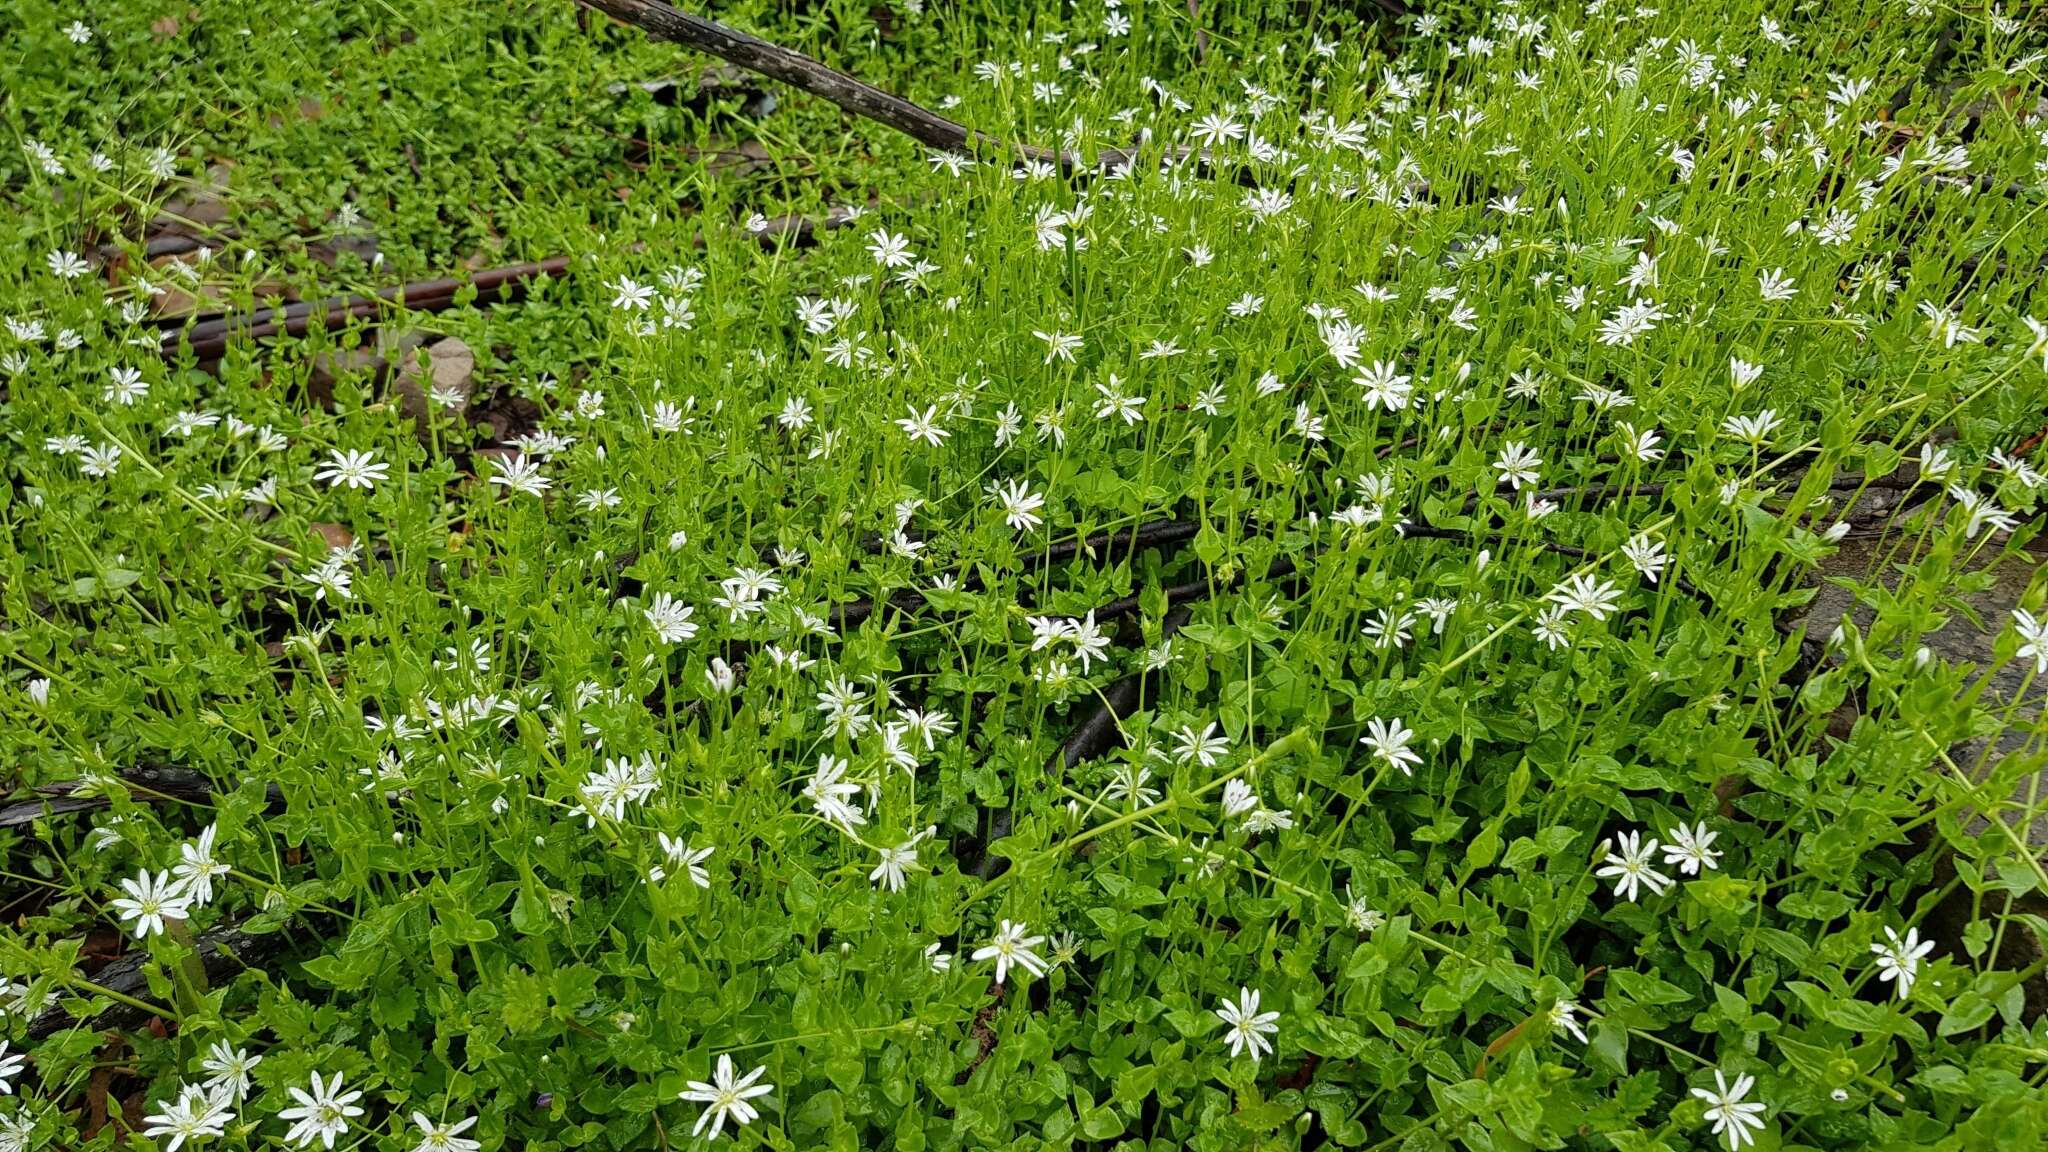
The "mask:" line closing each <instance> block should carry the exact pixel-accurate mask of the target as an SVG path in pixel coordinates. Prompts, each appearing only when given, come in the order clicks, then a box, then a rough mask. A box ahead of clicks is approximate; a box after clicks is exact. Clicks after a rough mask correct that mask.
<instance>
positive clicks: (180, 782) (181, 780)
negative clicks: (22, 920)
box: [0, 764, 284, 828]
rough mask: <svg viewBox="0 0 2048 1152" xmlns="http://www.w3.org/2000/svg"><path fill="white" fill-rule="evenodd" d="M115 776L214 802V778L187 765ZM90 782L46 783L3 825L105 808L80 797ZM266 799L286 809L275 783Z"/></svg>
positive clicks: (155, 793)
mask: <svg viewBox="0 0 2048 1152" xmlns="http://www.w3.org/2000/svg"><path fill="white" fill-rule="evenodd" d="M116 778H117V779H119V780H120V782H121V783H122V784H124V785H126V786H127V787H128V788H129V789H131V790H133V791H136V792H141V793H144V794H145V795H146V797H148V798H159V797H160V798H167V799H171V800H182V801H185V802H186V803H190V804H211V803H213V798H214V793H215V789H214V784H213V781H212V780H210V779H208V778H207V777H205V776H202V775H200V774H199V773H197V772H194V771H192V770H190V769H187V768H173V767H170V766H169V765H162V764H140V765H137V766H135V767H133V768H124V769H122V770H121V771H120V772H119V773H117V774H116ZM86 784H87V781H86V780H84V779H79V780H66V781H63V782H61V783H57V784H50V785H46V786H44V787H42V788H38V789H37V790H36V791H37V792H38V793H40V794H41V796H42V799H37V800H24V801H22V802H20V803H18V804H10V805H8V806H7V807H5V808H0V828H19V827H21V826H23V825H25V824H30V823H33V822H35V821H37V820H40V819H42V818H43V817H45V816H61V815H64V814H66V813H71V812H89V811H92V810H93V809H96V808H105V807H106V806H107V805H108V804H109V803H110V801H109V800H108V799H107V798H106V797H105V796H80V795H79V794H78V792H79V790H80V789H81V788H83V787H85V786H86ZM265 798H266V800H267V801H268V803H269V806H270V808H271V810H272V811H275V812H282V811H283V810H284V792H283V791H282V790H281V789H279V788H278V786H277V785H275V784H272V785H270V787H269V788H268V789H267V790H266V794H265Z"/></svg>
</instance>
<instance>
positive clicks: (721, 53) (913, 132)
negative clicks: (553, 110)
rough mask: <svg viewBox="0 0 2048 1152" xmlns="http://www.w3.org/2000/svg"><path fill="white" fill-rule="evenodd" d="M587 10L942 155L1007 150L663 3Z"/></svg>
mask: <svg viewBox="0 0 2048 1152" xmlns="http://www.w3.org/2000/svg"><path fill="white" fill-rule="evenodd" d="M579 2H580V3H582V4H583V5H584V6H585V7H589V8H594V9H596V10H597V11H599V12H602V13H604V14H605V15H607V16H609V17H611V18H612V19H614V20H617V21H619V22H620V23H622V24H630V25H632V26H633V27H635V28H640V29H644V30H645V31H646V32H647V34H648V35H650V36H652V37H654V38H655V39H657V40H668V41H672V42H674V43H677V44H681V45H683V46H684V47H687V48H695V49H697V50H698V51H700V52H708V53H710V54H711V55H713V56H716V57H718V58H719V59H720V60H724V61H725V62H727V63H729V64H737V65H738V66H740V67H741V68H745V69H746V70H748V71H749V72H758V73H760V74H761V75H763V76H766V77H768V78H769V79H771V80H780V81H782V82H783V83H784V84H788V85H791V86H793V87H797V88H801V89H803V90H804V91H806V92H809V93H811V94H812V95H813V96H818V97H822V98H823V99H826V100H829V101H831V102H832V103H834V104H836V105H838V106H839V107H841V108H843V109H845V110H846V111H848V112H851V113H853V114H854V115H856V116H861V117H865V118H866V119H869V120H873V121H875V122H876V123H878V124H884V125H887V126H888V127H890V128H894V129H895V130H896V131H898V132H901V133H903V134H904V135H905V136H908V137H910V138H911V139H913V140H915V141H917V142H918V143H920V144H923V145H924V146H926V147H927V148H935V149H938V150H939V151H941V152H959V153H972V152H980V151H988V150H990V149H996V148H1000V147H1002V142H1001V141H999V140H997V139H995V138H994V137H991V136H987V135H984V134H982V133H979V132H973V131H970V130H969V129H968V128H967V127H966V126H965V125H962V124H956V123H954V122H953V121H951V120H948V119H946V118H945V117H944V116H941V115H939V114H938V113H936V112H932V111H930V110H928V109H926V108H923V107H920V106H919V105H916V104H913V103H911V102H910V101H908V100H905V99H903V98H902V97H900V96H895V95H892V94H890V93H888V92H884V91H882V90H881V89H880V88H877V87H875V86H874V85H872V84H869V83H868V82H866V81H865V80H856V79H854V78H853V77H851V76H848V75H847V74H846V73H844V72H840V71H838V70H836V69H833V68H828V67H826V66H825V65H823V64H820V63H819V62H817V61H816V60H813V59H811V58H810V57H808V56H805V55H804V54H803V53H801V52H792V51H790V50H789V49H787V48H783V47H780V46H778V45H775V44H770V43H768V42H767V41H766V40H762V39H759V38H758V37H754V36H749V35H747V34H746V33H745V32H741V31H739V30H738V29H735V28H728V27H726V26H725V25H723V24H720V23H718V22H717V21H715V20H707V19H705V18H704V17H702V16H699V15H696V14H695V13H693V12H685V11H683V10H681V9H679V8H674V7H671V6H670V5H668V4H664V3H661V2H660V0H579ZM1021 151H1022V152H1023V154H1024V155H1025V156H1027V157H1028V158H1031V159H1038V160H1053V159H1055V157H1054V156H1053V155H1052V154H1051V153H1049V152H1047V151H1045V150H1044V149H1038V148H1033V149H1025V150H1021Z"/></svg>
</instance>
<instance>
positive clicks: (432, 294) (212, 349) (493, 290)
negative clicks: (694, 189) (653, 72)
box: [157, 211, 848, 361]
mask: <svg viewBox="0 0 2048 1152" xmlns="http://www.w3.org/2000/svg"><path fill="white" fill-rule="evenodd" d="M847 222H848V217H847V216H846V215H845V214H844V213H842V212H836V211H835V212H831V213H828V214H827V215H826V216H825V218H824V219H823V220H822V221H814V220H812V219H810V218H809V217H806V216H776V217H772V218H770V219H769V221H768V223H767V226H766V227H764V228H761V229H758V230H755V231H752V232H749V233H748V235H749V236H751V237H752V238H753V239H754V240H755V241H756V242H757V243H759V244H760V245H761V246H762V247H763V248H770V249H772V248H776V247H779V246H781V245H782V244H785V243H788V244H795V245H797V246H799V247H801V246H803V245H806V244H809V243H812V242H813V238H814V237H815V235H816V233H817V230H818V229H819V228H828V229H829V228H840V227H844V226H845V225H846V223H847ZM695 243H696V246H697V247H699V248H702V247H703V246H704V243H705V240H704V236H703V235H702V234H701V233H700V234H699V235H698V236H697V237H696V241H695ZM574 270H575V266H574V264H573V263H572V261H571V258H570V257H567V256H556V257H553V258H551V259H547V260H539V261H535V262H532V263H528V264H513V265H510V266H508V267H504V268H492V269H489V270H487V271H483V272H478V273H477V274H476V275H474V276H471V277H468V278H466V279H464V278H456V277H448V278H443V279H439V280H421V281H417V282H415V283H411V284H399V285H395V286H393V287H390V288H386V289H383V290H382V291H380V292H378V293H376V294H375V295H373V296H360V295H349V296H337V297H330V298H328V299H325V300H302V301H300V302H298V303H296V304H288V305H285V306H283V307H281V308H259V309H257V310H256V311H254V312H251V313H248V314H247V315H243V316H224V317H220V318H217V319H213V320H207V321H203V322H201V323H198V324H194V325H192V326H191V327H190V328H187V329H184V330H181V331H177V332H166V333H165V334H164V337H163V340H162V342H161V344H160V345H159V347H158V349H157V350H158V352H159V353H160V354H161V355H163V356H165V357H166V358H168V357H172V356H176V355H177V354H178V349H179V348H180V347H182V346H184V345H186V344H188V343H189V344H190V346H191V348H192V354H193V355H194V356H196V357H198V358H199V359H200V360H202V361H207V360H218V359H220V357H221V356H222V355H223V354H224V353H225V352H226V351H227V347H228V342H229V341H230V340H232V339H234V338H236V337H244V338H247V339H251V340H254V339H260V338H262V337H265V336H304V335H305V334H306V333H308V332H313V331H318V330H321V329H326V328H334V327H339V326H341V325H343V324H346V323H348V322H350V321H352V320H368V319H372V318H374V317H377V316H379V315H381V314H383V313H384V312H386V311H388V310H390V309H392V308H396V307H400V306H403V307H405V308H409V309H411V310H413V311H415V312H442V311H446V310H447V309H449V308H453V307H454V306H455V297H456V294H457V293H458V292H460V291H461V290H462V288H463V286H464V285H473V286H474V287H475V288H476V301H477V303H480V304H486V303H491V302H493V301H500V300H516V299H518V298H519V297H520V296H521V295H523V294H524V293H525V291H526V286H527V284H528V282H529V281H532V280H534V279H537V278H539V277H541V276H565V275H568V274H569V273H571V272H573V271H574Z"/></svg>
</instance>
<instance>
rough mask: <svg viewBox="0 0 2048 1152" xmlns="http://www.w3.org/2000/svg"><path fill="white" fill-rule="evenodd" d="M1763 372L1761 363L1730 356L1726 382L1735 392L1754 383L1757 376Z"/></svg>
mask: <svg viewBox="0 0 2048 1152" xmlns="http://www.w3.org/2000/svg"><path fill="white" fill-rule="evenodd" d="M1763 374H1764V366H1763V365H1761V364H1751V363H1750V362H1749V361H1747V360H1744V359H1743V358H1741V357H1740V356H1730V357H1729V358H1728V383H1729V384H1730V385H1731V386H1733V387H1734V389H1735V390H1736V391H1737V392H1740V391H1742V390H1743V389H1744V388H1747V387H1749V386H1750V385H1751V384H1754V383H1756V382H1757V378H1758V377H1760V376H1762V375H1763Z"/></svg>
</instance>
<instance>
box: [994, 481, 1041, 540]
mask: <svg viewBox="0 0 2048 1152" xmlns="http://www.w3.org/2000/svg"><path fill="white" fill-rule="evenodd" d="M993 493H994V495H995V498H996V501H997V503H1000V504H1001V505H1002V506H1003V522H1004V523H1006V524H1008V525H1009V526H1010V527H1011V529H1012V530H1014V531H1018V532H1029V531H1031V530H1032V529H1034V528H1036V527H1038V526H1039V524H1041V523H1043V522H1044V520H1043V518H1042V517H1040V516H1039V514H1038V510H1039V509H1041V508H1043V507H1045V497H1044V496H1042V495H1040V494H1038V493H1035V492H1033V491H1031V489H1030V487H1029V486H1028V485H1026V484H1025V483H1024V482H1023V481H1022V480H1011V481H1009V482H1007V483H1006V484H1003V485H1001V486H998V487H996V488H994V490H993Z"/></svg>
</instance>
